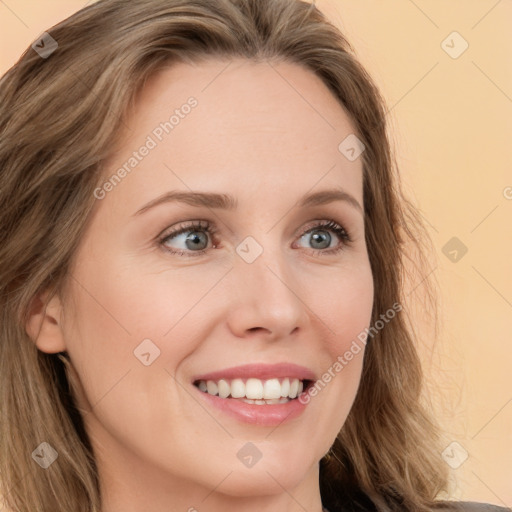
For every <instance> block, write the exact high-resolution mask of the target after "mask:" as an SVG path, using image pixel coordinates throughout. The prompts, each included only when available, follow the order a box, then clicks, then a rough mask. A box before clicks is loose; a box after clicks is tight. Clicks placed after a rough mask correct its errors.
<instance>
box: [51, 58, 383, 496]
mask: <svg viewBox="0 0 512 512" xmlns="http://www.w3.org/2000/svg"><path fill="white" fill-rule="evenodd" d="M226 66H227V67H226ZM98 101H101V99H99V100H98ZM171 116H174V117H171ZM128 126H129V130H128V135H127V136H126V138H125V139H124V141H123V144H122V145H121V146H120V148H119V149H118V150H117V151H116V153H115V155H114V156H113V158H111V160H110V161H109V162H108V165H107V167H106V168H105V169H104V179H105V183H104V184H103V186H101V187H100V189H98V190H97V191H96V195H97V197H98V200H97V204H96V209H95V211H94V213H93V215H92V216H91V218H90V221H89V223H88V225H87V230H86V233H85V235H84V237H83V239H82V241H81V244H80V246H79V248H78V250H77V252H76V254H75V259H74V261H73V265H72V267H71V275H72V278H70V281H69V284H70V288H69V290H70V295H69V297H67V299H73V300H65V299H63V300H62V303H63V307H64V315H63V323H62V324H61V325H62V334H63V340H64V341H63V342H64V343H65V349H66V350H67V351H68V353H69V356H70V358H71V360H72V362H73V364H74V366H75V368H76V370H77V373H78V375H79V378H80V382H81V385H82V386H83V389H82V395H81V396H80V402H81V406H82V407H83V409H84V419H85V423H86V428H87V430H88V432H89V435H90V437H91V439H92V442H93V446H94V449H95V451H96V455H97V457H98V460H99V465H100V469H101V470H102V471H103V473H104V475H105V478H107V475H111V477H112V478H113V476H112V475H116V478H119V479H120V480H122V479H123V478H124V476H126V478H125V479H124V480H125V481H129V479H130V478H131V477H133V478H135V475H136V476H137V478H138V480H137V481H138V482H142V481H144V479H146V480H147V481H148V482H150V483H148V485H150V486H151V485H155V486H156V485H157V483H156V482H159V481H160V482H163V481H165V482H166V485H167V486H168V488H169V489H172V488H173V485H178V484H179V485H180V486H181V487H180V488H181V489H183V488H189V489H191V487H190V486H191V485H195V486H201V487H204V489H205V492H204V494H205V495H206V494H207V493H208V492H210V491H212V490H213V489H215V490H216V491H221V492H224V493H226V494H231V495H238V496H245V495H246V496H249V495H254V494H256V493H262V492H266V493H269V494H272V493H278V492H283V488H285V489H289V488H292V487H294V486H296V485H298V484H299V482H301V481H304V479H307V478H316V479H318V474H317V469H318V466H317V463H318V461H319V459H320V458H321V457H322V456H323V455H324V454H325V453H326V452H327V451H328V449H329V447H330V446H331V444H332V443H333V441H334V439H335V437H336V435H337V433H338V431H339V430H340V428H341V427H342V425H343V423H344V421H345V419H346V417H347V415H348V413H349V410H350V408H351V405H352V403H353V401H354V398H355V395H356V391H357V388H358V385H359V381H360V375H361V369H362V361H363V353H364V350H360V351H359V352H358V353H356V354H355V355H353V358H352V359H351V360H350V361H347V360H346V358H344V354H345V353H346V352H347V351H350V350H351V346H352V347H353V346H354V345H353V342H354V340H356V339H357V336H358V335H359V334H360V333H361V331H363V330H364V329H365V327H367V326H368V325H369V322H370V316H371V308H372V301H373V280H372V274H371V269H370V264H369V260H368V254H367V248H366V245H365V237H364V213H363V210H362V208H363V192H362V161H361V158H355V159H354V158H350V159H349V158H347V157H346V156H345V155H344V154H343V153H342V151H341V150H340V149H339V145H340V143H341V142H342V141H344V139H345V138H346V137H347V136H349V135H351V134H353V133H354V129H353V127H352V124H351V122H350V121H349V118H348V117H347V115H346V114H345V112H344V110H343V109H342V108H341V107H340V105H339V103H338V102H337V101H336V100H335V98H334V97H333V96H332V94H331V93H330V92H329V90H328V89H327V88H326V87H325V85H324V84H323V83H322V82H321V80H320V79H319V78H318V77H316V76H315V75H314V74H313V73H312V72H310V71H308V70H305V69H303V68H301V67H299V66H297V65H294V64H289V63H280V64H272V65H270V64H269V63H258V64H256V63H250V62H248V61H245V60H235V61H232V62H231V63H230V64H229V65H228V62H227V61H226V62H221V61H217V60H211V61H207V62H203V63H201V64H198V65H196V66H192V65H188V64H184V63H180V64H176V65H174V66H173V67H172V68H170V69H166V70H163V71H162V72H160V74H159V75H157V76H155V77H154V78H153V79H151V80H150V81H148V83H147V84H146V87H145V88H144V90H143V91H142V94H141V95H140V97H139V100H138V103H137V108H136V111H135V112H134V113H133V115H132V116H131V117H130V119H129V121H128ZM348 140H349V141H350V140H351V139H348ZM345 144H346V143H345ZM144 148H145V149H144ZM355 149H356V150H357V149H358V148H357V147H356V148H355ZM345 154H347V153H346V150H345ZM349 154H351V153H349ZM123 166H124V172H123V171H120V169H122V168H123ZM341 191H344V193H345V195H342V194H340V192H341ZM320 192H325V193H326V194H325V195H323V196H322V195H320V196H314V195H315V194H318V193H320ZM334 192H336V193H337V196H336V197H334V196H333V195H332V193H334ZM176 193H179V194H180V196H177V197H175V199H174V200H159V201H158V204H153V206H150V207H148V204H151V203H152V202H154V201H156V200H157V199H159V198H162V197H165V195H166V194H169V195H170V194H176ZM192 193H194V194H196V195H195V196H192ZM327 193H329V194H331V195H329V194H327ZM228 196H229V197H228ZM308 197H310V198H312V199H311V200H310V201H308V200H307V198H308ZM315 198H316V199H315ZM329 198H330V200H327V199H329ZM168 199H169V198H168ZM322 199H323V200H322ZM358 205H359V206H358ZM330 221H332V222H331V224H330V226H325V224H329V222H330ZM343 229H344V230H345V231H346V232H347V233H348V236H349V238H350V240H347V239H346V237H345V235H344V231H343ZM180 230H181V233H179V234H178V233H177V232H178V231H180ZM359 346H361V344H359ZM352 353H354V351H352ZM339 358H343V360H344V361H345V363H346V364H342V365H341V366H342V369H341V370H340V369H339V367H340V364H338V365H335V363H336V361H338V362H339V361H340V359H339ZM246 365H253V366H252V367H245V366H246ZM244 367H245V368H244ZM335 367H336V368H337V369H338V370H337V371H336V370H334V368H335ZM329 369H330V372H331V379H329V380H330V382H328V383H325V385H323V386H322V387H321V388H320V391H318V393H317V394H316V396H312V397H310V400H309V402H308V403H307V404H305V405H304V404H302V403H301V402H300V401H299V400H298V399H295V400H289V401H288V402H286V403H281V404H276V403H272V402H270V403H267V402H263V403H261V402H260V403H252V404H251V403H246V402H244V400H243V398H233V397H230V398H227V397H223V398H221V397H219V396H216V397H214V396H213V395H209V393H208V390H209V391H212V392H214V391H215V388H216V387H218V388H219V390H220V392H221V393H222V394H223V395H225V394H226V393H233V394H234V395H238V396H241V395H242V396H243V395H244V394H248V395H249V396H252V397H261V394H260V393H261V387H262V386H263V388H264V392H265V393H268V394H266V395H265V396H272V397H275V396H281V395H282V394H286V393H287V391H288V392H290V391H291V392H292V394H293V388H294V387H295V388H296V384H294V383H293V380H294V379H308V380H315V379H321V378H322V375H323V374H324V373H325V372H328V371H329ZM286 378H289V379H290V382H291V385H290V386H289V387H288V386H287V384H286V383H285V379H286ZM249 379H252V380H250V381H249V382H248V380H249ZM275 379H277V382H276V380H275ZM201 380H202V381H208V380H211V381H212V382H213V383H212V382H210V383H209V384H207V388H208V389H207V392H204V391H203V390H202V389H204V385H203V384H201V388H202V389H200V388H199V387H198V384H199V382H198V381H201ZM220 380H224V381H225V382H223V383H219V381H220ZM266 381H269V382H266ZM290 388H291V389H290ZM253 393H254V394H253ZM253 399H257V398H253ZM276 400H277V399H274V401H276ZM280 401H281V402H284V401H285V400H280ZM303 401H305V400H303ZM249 443H251V444H249ZM150 476H151V479H150V478H149V477H150ZM187 486H188V487H187Z"/></svg>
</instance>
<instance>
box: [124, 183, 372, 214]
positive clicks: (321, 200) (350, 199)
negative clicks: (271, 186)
mask: <svg viewBox="0 0 512 512" xmlns="http://www.w3.org/2000/svg"><path fill="white" fill-rule="evenodd" d="M334 201H344V202H346V203H348V204H349V205H350V206H352V207H353V208H355V209H356V210H358V211H359V212H360V213H362V214H364V211H363V208H362V206H361V204H360V203H359V201H358V200H357V199H356V198H355V197H354V196H353V195H351V194H349V193H348V192H346V191H344V190H342V189H332V190H321V191H319V192H314V193H313V194H306V195H304V196H303V197H302V198H301V199H300V200H299V202H298V204H297V206H298V207H299V208H307V207H312V206H320V205H324V204H328V203H332V202H334ZM171 202H180V203H185V204H188V205H191V206H204V207H207V208H214V209H222V210H236V208H237V206H238V201H237V200H236V199H235V198H234V197H233V196H231V195H229V194H219V193H215V192H184V191H179V190H172V191H170V192H166V193H165V194H162V195H161V196H159V197H157V198H156V199H153V200H152V201H150V202H149V203H147V204H145V205H144V206H143V207H142V208H141V209H140V210H138V211H137V212H135V213H134V214H133V216H137V215H141V214H142V213H144V212H146V211H148V210H150V209H151V208H154V207H155V206H158V205H160V204H163V203H171Z"/></svg>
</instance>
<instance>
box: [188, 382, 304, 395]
mask: <svg viewBox="0 0 512 512" xmlns="http://www.w3.org/2000/svg"><path fill="white" fill-rule="evenodd" d="M198 387H199V389H200V390H201V391H204V392H206V393H209V394H210V395H219V396H220V398H227V397H229V396H231V397H232V398H244V397H245V398H249V399H252V400H257V399H266V400H270V399H272V398H281V397H289V398H295V397H296V396H297V395H299V394H300V393H302V390H303V388H304V383H303V382H302V381H301V380H299V379H290V378H286V379H282V381H281V382H280V381H279V379H269V380H260V379H252V378H251V379H247V380H246V381H245V382H244V381H243V380H242V379H233V380H232V381H229V380H225V379H220V380H219V381H213V380H207V381H204V380H200V381H199V383H198Z"/></svg>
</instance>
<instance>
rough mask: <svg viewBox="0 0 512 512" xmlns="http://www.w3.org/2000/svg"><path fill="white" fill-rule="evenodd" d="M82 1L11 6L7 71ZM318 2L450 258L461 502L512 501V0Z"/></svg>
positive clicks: (441, 395) (2, 52)
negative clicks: (356, 64) (383, 109)
mask: <svg viewBox="0 0 512 512" xmlns="http://www.w3.org/2000/svg"><path fill="white" fill-rule="evenodd" d="M84 5H85V0H82V1H78V0H45V1H44V2H39V1H37V2H36V1H35V0H32V1H27V0H5V1H4V0H0V73H3V72H5V71H6V70H7V69H8V68H9V67H10V66H11V65H12V64H14V62H15V61H16V59H17V58H18V57H19V55H20V54H21V52H22V51H23V50H24V49H25V48H26V47H27V46H28V45H29V44H30V43H31V41H33V40H34V39H35V38H36V37H37V36H38V35H39V34H40V33H41V32H43V31H45V30H46V29H48V28H49V27H50V26H52V25H53V24H55V23H56V22H57V21H60V20H61V19H63V18H65V17H67V16H68V15H70V14H72V13H73V12H75V11H77V10H78V9H80V8H81V7H83V6H84ZM317 5H318V6H319V7H320V8H321V9H322V10H324V11H325V12H326V13H327V14H328V15H329V17H330V18H331V19H332V20H333V21H334V22H335V23H336V24H337V25H338V26H339V27H340V28H341V29H342V30H343V31H344V33H345V34H346V35H347V37H348V39H349V40H350V41H351V42H352V44H353V46H354V48H355V49H356V52H357V54H358V55H359V57H360V59H361V60H362V62H363V64H364V65H365V66H366V67H367V68H368V70H369V71H370V73H371V74H372V76H373V77H374V78H375V80H376V82H377V84H378V85H379V86H380V88H381V90H382V92H383V94H384V96H385V98H386V100H387V103H388V108H390V109H391V111H390V113H389V115H388V117H389V120H390V122H391V125H392V127H393V130H394V138H395V140H396V145H397V148H396V149H397V154H398V157H399V164H400V166H401V171H402V173H403V178H404V182H405V184H406V191H407V192H408V193H409V194H410V195H411V196H412V197H413V198H414V200H415V201H416V203H417V204H418V206H419V207H420V208H421V211H422V214H423V216H424V218H425V220H426V221H427V223H428V225H429V231H430V233H431V235H432V238H433V241H434V244H435V248H436V252H437V255H438V261H433V262H432V266H431V268H432V269H433V274H434V275H435V277H436V278H437V280H438V282H439V284H440V288H441V291H442V297H441V306H442V320H443V323H442V330H441V332H440V337H439V341H438V344H437V348H436V352H435V354H434V356H432V355H431V354H430V353H429V352H428V350H430V349H429V348H428V347H427V348H425V347H423V348H422V357H423V360H424V362H425V368H426V370H427V372H428V375H429V380H430V382H431V383H432V384H433V385H436V386H437V390H438V391H437V394H436V396H435V397H434V400H435V403H436V408H437V414H438V416H439V418H440V419H441V420H442V422H443V425H444V427H445V429H446V438H445V446H447V447H448V446H449V445H450V444H451V443H453V442H456V443H458V444H457V445H451V446H450V448H449V449H448V450H447V451H446V452H445V454H444V458H445V460H447V461H448V462H450V463H451V464H452V466H456V465H457V464H458V463H460V462H461V461H462V458H463V456H464V455H465V453H467V455H468V458H467V460H465V461H464V462H463V463H462V464H461V465H460V466H459V467H458V468H456V469H451V472H452V476H453V482H454V484H453V492H452V494H451V497H453V498H457V499H467V500H475V501H486V502H491V503H495V504H499V505H506V506H509V507H512V385H511V383H512V379H511V377H510V374H511V372H512V348H511V341H512V339H511V335H510V330H511V327H512V322H511V319H512V270H511V264H510V262H511V261H512V222H511V221H512V165H511V152H510V145H511V142H512V138H511V136H512V71H511V62H512V40H511V36H510V33H511V32H510V28H511V27H512V2H510V0H450V1H446V0H415V1H413V0H386V1H385V2H384V1H382V0H318V1H317ZM454 31H456V32H458V34H459V35H450V34H452V32H454ZM461 38H463V39H461ZM445 40H446V42H445V43H443V41H445ZM464 41H466V42H467V44H468V45H469V46H468V48H467V50H466V51H465V52H464V53H462V54H461V55H460V56H458V57H457V58H452V57H451V56H449V55H448V53H446V51H445V49H446V50H448V51H449V52H452V54H454V52H459V51H460V50H461V49H462V48H463V45H464ZM443 48H445V49H443ZM1 108H6V106H5V105H2V106H1ZM452 237H457V238H458V239H459V240H460V242H462V243H463V244H464V245H465V246H466V247H467V248H468V252H467V253H466V254H465V255H464V256H463V257H462V258H460V253H458V255H459V258H460V259H459V260H458V261H457V262H453V261H451V260H450V259H449V258H448V257H447V256H445V254H444V253H443V247H444V246H445V244H446V243H447V242H448V240H450V239H451V238H452ZM451 250H452V249H451V248H450V249H449V250H445V252H448V251H451ZM451 257H454V253H452V255H451ZM440 456H442V454H440Z"/></svg>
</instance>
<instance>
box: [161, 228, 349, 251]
mask: <svg viewBox="0 0 512 512" xmlns="http://www.w3.org/2000/svg"><path fill="white" fill-rule="evenodd" d="M331 233H334V234H335V237H334V238H336V237H337V238H339V239H340V242H338V244H335V245H334V246H331V242H332V241H333V237H332V236H331ZM215 235H216V230H215V229H214V227H213V226H212V225H211V224H210V223H209V222H204V223H195V224H189V225H186V226H181V227H178V228H177V229H176V230H175V231H172V232H170V233H167V234H165V235H164V236H163V238H161V239H160V244H161V245H162V246H164V248H165V250H167V251H168V252H170V253H171V254H178V255H180V256H183V255H187V256H197V255H200V254H203V253H205V252H206V251H207V249H208V239H209V238H210V237H212V238H214V237H215ZM180 239H181V240H180ZM171 240H179V241H180V242H181V244H184V247H183V246H182V247H175V246H174V247H172V248H171V247H170V244H169V242H170V241H171ZM300 240H306V242H307V243H310V244H312V245H313V246H312V247H311V249H314V250H315V252H316V251H318V252H319V253H321V254H330V253H335V252H338V251H340V250H342V249H343V248H344V247H345V245H346V244H347V243H348V242H350V241H351V239H350V236H349V234H348V232H347V231H346V230H345V228H343V227H342V226H340V225H339V224H338V223H336V222H334V221H332V220H331V221H328V222H326V221H324V222H323V223H317V224H316V225H314V226H312V227H311V228H309V229H308V230H307V231H306V232H304V234H302V235H301V237H300ZM212 243H213V242H212ZM212 247H213V248H215V247H217V245H216V244H214V245H212Z"/></svg>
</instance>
